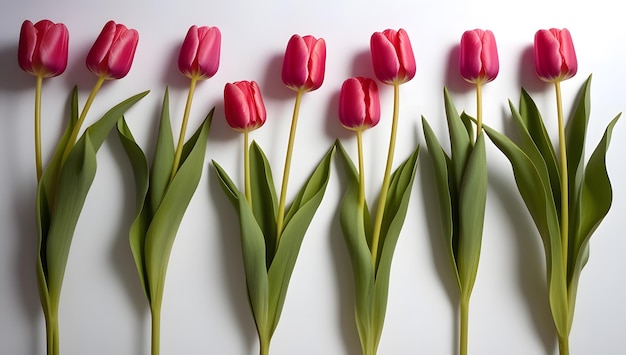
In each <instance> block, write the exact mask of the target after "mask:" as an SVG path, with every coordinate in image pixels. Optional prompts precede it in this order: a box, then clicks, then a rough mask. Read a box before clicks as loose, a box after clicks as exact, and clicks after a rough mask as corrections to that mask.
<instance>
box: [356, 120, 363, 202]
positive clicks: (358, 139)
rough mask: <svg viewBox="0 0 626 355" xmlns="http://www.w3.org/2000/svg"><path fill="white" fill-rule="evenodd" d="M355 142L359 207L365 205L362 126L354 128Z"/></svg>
mask: <svg viewBox="0 0 626 355" xmlns="http://www.w3.org/2000/svg"><path fill="white" fill-rule="evenodd" d="M356 143H357V150H358V155H359V209H360V212H361V213H362V212H363V208H364V207H365V163H364V162H363V127H359V128H357V130H356Z"/></svg>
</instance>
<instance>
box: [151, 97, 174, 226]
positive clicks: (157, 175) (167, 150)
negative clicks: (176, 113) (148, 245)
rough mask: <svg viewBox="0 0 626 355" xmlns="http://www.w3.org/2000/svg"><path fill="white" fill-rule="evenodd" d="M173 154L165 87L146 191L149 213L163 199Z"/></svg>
mask: <svg viewBox="0 0 626 355" xmlns="http://www.w3.org/2000/svg"><path fill="white" fill-rule="evenodd" d="M175 154H176V153H175V149H174V137H172V124H171V122H170V109H169V90H168V89H167V88H166V89H165V94H164V97H163V106H162V107H161V118H160V120H159V132H158V133H157V140H156V146H155V147H154V155H153V157H152V170H151V171H150V190H149V191H148V198H149V200H148V201H147V202H148V204H147V207H149V209H150V214H154V213H155V212H156V210H157V208H158V207H159V204H160V203H161V201H162V200H163V195H164V194H165V190H166V189H167V185H168V184H169V182H170V176H171V175H172V165H174V155H175ZM181 160H182V159H181Z"/></svg>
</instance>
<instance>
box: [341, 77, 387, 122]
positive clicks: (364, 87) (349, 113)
mask: <svg viewBox="0 0 626 355" xmlns="http://www.w3.org/2000/svg"><path fill="white" fill-rule="evenodd" d="M339 121H341V124H342V125H343V126H344V127H346V128H347V129H350V130H359V129H367V128H370V127H374V126H376V125H377V124H378V122H379V121H380V99H379V96H378V86H377V85H376V82H375V81H374V80H372V79H370V78H362V77H356V78H350V79H347V80H346V81H344V82H343V85H342V86H341V93H340V94H339Z"/></svg>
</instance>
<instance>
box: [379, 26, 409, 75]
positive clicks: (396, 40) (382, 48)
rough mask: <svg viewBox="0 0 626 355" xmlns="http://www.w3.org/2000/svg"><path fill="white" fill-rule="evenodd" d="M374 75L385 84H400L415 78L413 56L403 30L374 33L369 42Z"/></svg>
mask: <svg viewBox="0 0 626 355" xmlns="http://www.w3.org/2000/svg"><path fill="white" fill-rule="evenodd" d="M370 50H371V52H372V63H373V65H374V73H375V74H376V77H377V78H378V80H380V81H382V82H383V83H385V84H394V83H395V84H402V83H405V82H407V81H409V80H411V79H413V77H414V76H415V71H416V66H415V56H414V55H413V48H412V47H411V41H410V40H409V35H408V34H407V33H406V31H405V30H403V29H400V30H398V31H395V30H389V29H388V30H385V31H383V32H375V33H374V34H373V35H372V38H371V40H370Z"/></svg>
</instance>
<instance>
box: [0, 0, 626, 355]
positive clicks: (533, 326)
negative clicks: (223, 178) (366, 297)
mask: <svg viewBox="0 0 626 355" xmlns="http://www.w3.org/2000/svg"><path fill="white" fill-rule="evenodd" d="M264 3H265V4H264ZM618 3H619V2H615V1H609V0H596V1H593V2H586V1H571V0H569V1H545V0H529V1H525V2H512V3H507V4H506V5H505V4H504V3H503V2H502V1H495V0H491V1H489V0H482V1H481V0H474V1H430V2H425V1H422V2H419V1H384V2H383V1H343V2H339V1H330V0H321V1H311V2H298V1H286V0H285V1H271V2H270V1H267V2H260V1H257V2H249V3H246V2H245V1H241V0H230V1H222V2H210V1H176V2H174V1H169V2H167V1H128V0H126V1H121V0H109V1H106V2H104V1H103V2H100V3H96V2H87V1H79V0H57V1H34V0H21V1H17V2H12V3H11V5H8V4H5V6H3V8H4V9H3V11H2V12H1V13H0V26H1V30H0V167H1V168H0V353H2V354H7V355H22V354H25V355H35V354H44V352H45V350H44V349H45V334H44V323H43V315H42V312H41V308H40V304H39V297H38V295H37V288H36V282H35V271H34V265H35V258H34V257H35V253H36V235H35V225H34V221H35V219H34V199H35V166H34V148H33V145H34V144H33V133H32V132H33V119H32V117H33V102H34V83H35V80H34V77H32V76H29V75H27V74H25V73H23V72H22V71H21V70H20V69H19V67H18V65H17V43H18V36H19V30H20V26H21V23H22V21H23V20H25V19H30V20H32V21H38V20H40V19H43V18H48V19H51V20H53V21H55V22H63V23H65V24H66V25H67V27H68V28H69V31H70V59H69V65H68V69H67V71H66V73H65V74H63V75H62V76H60V77H58V78H54V79H50V80H46V81H45V84H44V88H43V148H44V161H45V162H47V161H48V159H49V158H50V156H51V152H52V150H53V148H54V146H55V145H56V141H57V139H58V137H59V135H60V132H61V130H62V127H63V125H64V124H65V122H66V121H65V117H66V116H67V115H66V110H65V107H66V100H67V97H68V95H69V92H70V90H71V88H72V87H73V86H74V85H78V86H79V88H80V102H81V105H82V104H83V103H84V100H85V99H86V96H87V94H88V92H89V90H90V89H91V86H92V85H93V84H94V83H95V77H94V76H93V75H92V74H91V73H90V72H89V71H88V70H87V69H86V68H85V65H84V58H85V56H86V53H87V51H88V50H89V48H90V47H91V44H92V43H93V40H94V39H95V38H96V36H97V35H98V33H99V32H100V30H101V28H102V26H103V25H104V23H105V22H106V21H107V20H109V19H113V20H116V21H117V22H121V23H124V24H126V25H127V26H129V27H132V28H136V29H137V30H138V31H139V33H140V40H139V46H138V49H137V54H136V57H135V61H134V65H133V68H132V69H131V71H130V73H129V75H128V76H127V77H126V78H124V79H122V80H119V81H111V82H107V83H106V84H105V85H104V87H103V89H102V91H101V92H100V94H99V95H98V97H97V98H96V101H95V103H94V106H93V107H92V110H91V111H90V115H89V116H88V117H87V121H88V122H93V120H95V119H96V118H97V117H99V115H100V114H102V113H104V112H105V111H106V110H107V109H108V108H109V107H111V106H113V105H114V104H115V103H117V102H119V101H121V100H123V99H124V98H126V97H128V96H130V95H132V94H135V93H138V92H140V91H143V90H147V89H149V90H151V94H150V95H149V96H147V97H146V98H144V99H143V100H142V101H141V102H139V103H138V104H137V105H136V106H135V107H134V108H132V109H131V110H130V111H129V112H128V114H127V119H128V121H129V125H130V127H131V129H132V131H133V133H134V134H135V136H136V138H137V139H138V141H139V143H140V144H141V145H142V146H143V147H145V149H146V150H147V151H148V152H151V151H152V145H153V143H154V136H155V132H156V125H157V117H158V111H159V109H160V105H161V100H162V96H163V92H164V89H165V87H166V85H168V86H169V87H170V96H171V97H170V98H171V113H172V120H173V122H172V123H173V127H175V129H176V131H175V135H176V136H177V135H178V133H177V131H178V127H179V126H180V120H181V118H180V117H181V116H182V110H183V106H184V98H185V96H186V92H187V85H188V81H187V79H186V78H185V77H183V76H182V75H180V74H179V72H178V69H177V65H176V60H177V55H178V49H179V46H180V43H181V41H182V39H183V38H184V36H185V34H186V31H187V29H188V28H189V26H191V25H192V24H197V25H211V26H218V27H219V28H220V29H221V31H222V35H223V38H222V57H221V65H220V69H219V71H218V73H217V75H215V77H213V78H212V79H211V80H209V81H207V82H202V83H201V84H200V85H199V87H198V90H197V92H196V97H195V101H194V106H193V108H192V112H191V120H190V127H191V128H190V130H189V131H190V132H189V133H191V131H192V130H194V129H195V127H197V125H198V124H199V123H200V121H201V120H202V118H203V117H204V115H206V113H207V112H208V111H209V110H210V108H211V107H213V106H216V107H217V109H216V114H215V118H214V120H213V127H212V130H211V133H210V136H209V143H208V147H207V159H206V162H205V168H204V171H203V176H202V180H201V182H200V185H199V187H198V189H197V191H196V194H195V196H194V198H193V199H192V201H191V204H190V206H189V209H188V211H187V213H186V216H185V218H184V220H183V222H182V225H181V227H180V230H179V233H178V237H177V239H176V242H175V244H174V248H173V252H172V256H171V259H170V264H169V271H168V275H167V282H166V289H165V299H164V304H163V320H162V324H163V326H162V354H177V355H178V354H256V353H257V352H258V345H257V340H256V333H255V328H254V323H253V321H252V316H251V313H250V312H249V309H248V304H247V298H246V290H245V284H244V274H243V268H242V260H241V252H240V241H239V227H238V223H237V219H236V218H235V211H234V209H233V208H232V207H231V205H230V203H229V202H228V200H227V199H226V198H225V197H224V195H223V193H222V191H221V189H220V187H219V185H218V183H217V181H216V178H215V175H214V172H213V169H212V167H211V163H210V161H211V159H215V160H216V161H218V162H219V163H220V164H222V165H223V166H224V168H225V169H226V170H227V171H228V172H229V173H230V174H231V175H232V176H234V177H235V179H236V181H237V182H238V183H241V182H242V179H241V178H239V177H238V176H241V170H242V169H241V163H242V148H241V145H242V144H241V140H242V138H241V136H240V135H239V134H237V133H235V132H234V131H232V130H231V129H230V128H228V126H227V125H226V123H225V121H224V116H223V104H222V92H223V87H224V84H225V83H226V82H232V81H236V80H256V81H258V82H259V84H260V86H261V90H262V92H263V94H264V98H265V103H266V106H267V112H268V120H267V123H266V124H265V126H264V127H263V128H262V129H259V130H258V131H255V132H254V133H253V135H252V137H253V138H254V139H256V140H257V141H258V142H259V143H260V145H261V146H262V147H263V148H264V150H265V151H266V153H267V155H268V156H269V158H270V161H271V164H272V166H273V168H274V177H275V180H276V181H277V183H278V182H279V181H280V179H281V176H282V164H283V160H284V154H285V147H286V144H287V136H288V130H289V120H290V117H291V111H292V107H293V99H294V95H293V93H292V92H291V91H290V90H288V89H287V88H285V87H284V86H283V85H282V83H281V80H280V68H281V64H282V56H283V53H284V48H285V46H286V43H287V40H288V39H289V37H290V36H291V35H292V34H294V33H298V34H301V35H305V34H312V35H314V36H316V37H323V38H325V40H326V42H327V52H328V56H327V71H326V80H325V82H324V85H323V86H322V87H321V88H320V89H319V90H317V91H315V92H312V93H309V94H306V95H305V96H304V99H303V101H302V111H301V115H300V125H299V127H298V136H297V139H296V145H295V151H294V156H295V159H294V164H293V171H292V179H291V182H290V189H289V197H288V201H290V200H291V199H292V198H293V196H294V195H295V193H296V190H297V188H298V187H299V186H300V185H301V184H302V182H303V181H304V179H305V177H306V176H308V174H309V173H310V172H311V171H312V169H313V166H314V165H315V164H316V163H317V161H319V159H320V158H321V156H322V155H323V153H324V152H325V151H326V150H327V149H328V148H329V147H330V145H331V144H332V143H333V141H334V140H335V138H337V137H339V138H340V139H341V140H342V142H343V143H344V144H345V145H346V147H347V149H348V150H349V151H350V152H351V153H352V154H353V156H356V154H355V153H356V151H355V149H356V144H355V137H354V136H353V134H352V133H351V132H348V131H347V130H345V129H343V128H342V127H341V126H340V125H339V124H338V121H337V114H336V112H337V106H338V92H339V88H340V86H341V83H342V82H343V80H344V79H346V78H348V77H350V76H355V75H364V76H373V72H372V69H371V61H370V57H369V38H370V36H371V34H372V33H373V32H375V31H382V30H384V29H386V28H394V29H397V28H400V27H402V28H405V29H406V30H407V32H408V33H409V36H410V38H411V41H412V44H413V49H414V52H415V56H416V61H417V68H418V69H417V75H416V76H415V78H414V79H413V80H412V81H410V82H408V83H407V84H404V85H403V86H402V88H401V111H400V115H401V118H400V119H401V121H400V131H399V135H398V149H397V151H396V163H397V162H399V161H400V160H403V159H404V158H406V157H407V156H408V154H409V152H410V151H411V150H412V149H413V148H414V146H415V145H416V144H422V145H423V150H422V155H421V156H420V160H419V166H418V175H417V178H416V180H415V183H414V189H413V193H412V198H411V203H410V206H409V211H408V218H407V221H406V223H405V226H404V229H403V232H402V234H401V236H400V240H399V242H398V246H397V250H396V254H395V258H394V262H393V267H392V276H391V285H390V290H389V292H390V295H389V306H388V312H387V319H386V324H385V329H384V332H383V335H382V340H381V344H380V349H379V353H380V354H394V355H396V354H397V355H402V354H429V355H431V354H432V355H438V354H443V355H452V354H455V352H456V347H457V340H456V338H457V336H458V332H457V331H456V327H457V316H458V312H457V311H456V304H457V302H458V296H457V290H456V284H455V282H454V279H453V274H452V270H451V268H450V266H449V265H448V259H447V256H446V254H445V249H444V243H443V241H442V240H441V237H440V228H439V215H438V213H437V208H436V206H437V200H436V199H435V195H434V194H433V190H434V186H435V181H434V180H433V175H432V169H431V165H430V164H431V161H430V159H429V157H428V154H427V149H425V146H424V138H423V134H422V127H421V121H420V116H421V115H424V116H425V117H426V118H427V119H428V120H429V122H430V124H431V125H432V126H433V129H434V130H435V133H436V134H437V135H438V137H439V138H440V140H441V141H442V142H443V143H444V144H446V145H447V143H448V138H447V130H446V125H445V120H444V116H443V101H442V88H443V86H444V85H447V86H448V87H449V88H450V91H451V93H452V95H453V97H454V100H455V103H456V105H457V107H458V108H459V110H464V109H465V110H467V111H468V112H469V113H470V114H473V113H474V110H475V104H474V93H473V91H472V87H471V86H470V85H469V84H466V83H465V82H463V81H462V80H461V79H460V78H459V74H458V69H457V66H458V60H457V57H458V49H457V48H458V47H457V46H458V41H459V39H460V37H461V34H462V33H463V31H465V30H469V29H474V28H484V29H491V30H492V31H493V32H494V33H495V36H496V39H497V43H498V49H499V54H500V65H501V70H500V74H499V76H498V78H497V79H496V80H495V81H493V82H492V83H489V84H488V85H486V86H485V88H484V100H485V101H484V102H485V104H484V105H485V115H484V117H485V123H486V124H488V125H491V126H492V127H494V128H496V129H498V130H500V131H503V130H504V131H506V132H508V133H511V132H512V131H513V130H512V127H513V126H512V123H511V119H510V117H509V113H508V106H507V100H508V99H511V100H513V102H517V100H518V97H519V90H520V87H521V86H524V87H525V88H527V89H528V91H529V92H530V93H531V95H532V96H533V97H534V98H535V100H536V101H537V104H538V105H539V107H540V108H541V110H542V113H543V116H544V118H545V120H546V122H547V126H548V129H549V130H550V132H551V135H552V136H553V137H555V138H556V119H555V110H554V106H555V104H554V94H553V90H552V87H550V86H548V85H545V84H543V83H541V82H540V81H539V80H538V79H537V78H536V76H535V74H534V69H533V64H532V50H531V46H532V41H533V36H534V33H535V32H536V31H537V30H538V29H543V28H550V27H558V28H561V27H567V28H569V29H570V31H571V33H572V36H573V39H574V43H575V46H576V50H577V54H578V60H579V73H578V75H577V76H575V77H574V78H573V79H571V80H569V81H566V82H564V83H563V95H564V101H565V108H566V110H567V112H569V111H570V109H571V105H572V102H573V100H574V97H575V95H576V93H577V92H578V90H579V88H580V86H581V84H582V83H583V81H584V80H585V79H586V77H587V76H588V75H589V74H591V73H593V74H594V78H593V84H592V91H591V100H592V107H593V109H592V117H591V120H590V126H589V133H588V147H587V151H588V152H590V151H591V150H592V149H593V147H595V145H596V143H597V142H598V140H599V139H600V137H601V135H602V133H603V131H604V128H605V126H606V125H607V124H608V122H609V121H610V119H612V118H613V117H614V116H615V115H616V114H617V113H618V112H620V111H622V110H624V109H625V108H626V97H625V94H624V89H623V87H624V82H626V71H625V70H624V63H626V49H625V48H626V47H625V46H624V43H625V38H626V37H625V34H626V31H625V30H624V26H623V25H622V14H623V12H622V11H621V9H618V8H617V4H618ZM380 89H381V100H382V111H383V112H382V114H383V118H382V120H381V123H380V124H379V125H378V126H377V127H376V128H375V129H372V130H370V131H368V132H367V133H366V134H365V136H364V137H365V144H366V147H365V151H366V156H367V158H366V159H367V163H366V171H367V173H368V175H367V193H368V199H369V200H370V204H372V201H374V199H375V197H376V192H377V191H378V189H379V184H380V180H381V178H382V171H383V169H384V164H385V155H386V150H387V141H388V135H389V129H390V118H391V100H392V92H391V91H392V90H390V88H389V87H385V86H383V85H380ZM625 133H626V123H624V122H619V123H618V125H617V126H616V129H615V131H614V138H613V141H612V146H611V148H610V150H609V153H608V157H607V165H608V170H609V175H610V177H611V180H612V182H613V186H614V204H613V208H612V209H611V211H610V212H609V214H608V216H607V217H606V219H605V220H604V222H603V224H602V225H601V226H600V228H598V230H597V232H596V234H595V236H594V237H593V239H592V241H591V258H590V262H589V264H588V265H587V267H586V268H585V270H584V271H583V274H582V277H581V281H580V289H579V296H578V304H577V309H576V317H575V322H574V327H573V330H572V334H571V348H572V354H578V355H588V354H603V355H614V354H625V353H626V351H625V350H624V341H623V340H624V339H623V338H624V336H623V332H624V330H625V329H626V323H625V322H626V306H625V305H624V302H623V300H624V299H626V286H624V277H623V272H624V270H623V262H624V261H623V251H624V250H626V240H625V239H624V237H623V236H624V233H623V231H624V228H625V224H624V223H625V221H624V217H623V216H624V215H623V213H624V208H625V207H626V206H625V204H626V167H625V166H624V164H623V163H622V158H623V155H624V151H625V149H626V140H625V139H624V138H625V137H624V134H625ZM189 135H190V134H189ZM189 135H188V136H189ZM487 143H488V144H487V157H488V161H489V190H488V200H487V212H486V222H485V233H484V239H483V248H482V258H481V263H480V268H479V274H478V279H477V281H476V285H475V288H474V293H473V297H472V303H471V316H470V317H471V318H470V341H469V346H470V353H471V354H481V355H501V354H523V355H527V354H556V353H557V349H556V341H555V339H556V336H555V332H554V328H553V325H552V319H551V316H550V310H549V307H548V303H547V293H546V281H545V265H544V252H543V248H542V246H541V243H540V239H539V236H538V235H537V233H536V230H535V227H534V225H533V223H532V221H531V219H530V217H529V215H528V213H527V211H526V208H525V206H524V204H523V202H522V201H521V199H520V198H519V194H518V192H517V189H516V187H515V184H514V181H513V176H512V174H511V169H510V165H509V163H508V161H507V160H506V159H505V158H504V156H503V155H502V154H501V153H500V152H499V151H498V150H497V149H496V148H495V147H494V146H493V144H491V143H490V142H489V141H488V142H487ZM98 164H99V169H98V173H97V176H96V179H95V181H94V183H93V186H92V189H91V192H90V194H89V196H88V199H87V202H86V205H85V208H84V210H83V213H82V216H81V219H80V222H79V224H78V227H77V230H76V234H75V238H74V241H73V244H72V249H71V252H70V257H69V262H68V266H67V272H66V275H65V282H64V285H63V286H64V287H63V292H62V297H61V304H60V321H59V322H60V332H61V351H62V353H63V354H67V355H75V354H78V355H83V354H116V355H117V354H119V355H125V354H148V353H149V312H148V305H147V301H146V300H145V298H144V295H143V291H142V289H141V287H140V284H139V280H138V277H137V275H136V270H135V267H134V264H133V261H132V257H131V253H130V250H129V247H128V241H127V230H128V227H129V225H130V223H131V221H132V218H133V216H132V214H133V211H134V193H135V192H134V188H133V183H132V172H131V168H130V165H129V163H128V160H127V158H126V156H125V153H124V152H123V149H122V147H121V145H120V143H119V141H118V139H117V137H116V136H115V135H114V134H111V135H110V136H109V138H108V139H107V141H106V142H105V144H104V145H103V147H102V148H101V149H100V151H99V153H98ZM396 165H397V164H396ZM341 167H342V165H341V164H340V163H338V161H336V162H334V163H333V171H332V176H331V180H330V183H329V186H328V189H327V191H326V195H325V197H324V200H323V202H322V205H321V206H320V209H319V211H318V213H317V215H316V217H315V219H314V220H313V223H312V226H311V228H310V230H309V232H308V234H307V236H306V238H305V240H304V243H303V245H302V250H301V253H300V257H299V259H298V262H297V264H296V268H295V270H294V273H293V277H292V280H291V285H290V289H289V292H288V297H287V300H286V302H285V306H284V311H283V315H282V319H281V322H280V324H279V326H278V328H277V330H276V333H275V336H274V338H273V341H272V353H273V354H351V355H357V354H359V353H360V346H359V342H358V336H357V332H356V328H355V326H354V320H353V301H352V300H353V287H352V272H351V266H350V261H349V258H348V253H347V250H346V248H345V245H344V242H343V237H342V235H341V231H340V228H339V223H338V220H337V216H336V212H337V208H338V204H339V202H340V198H341V195H342V191H343V188H344V187H343V182H344V179H343V173H342V171H341ZM620 255H622V256H620Z"/></svg>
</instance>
